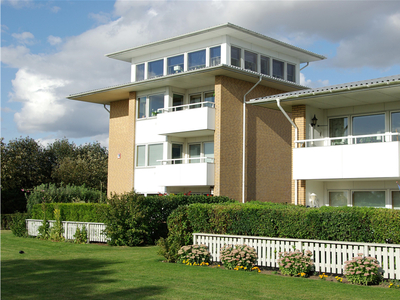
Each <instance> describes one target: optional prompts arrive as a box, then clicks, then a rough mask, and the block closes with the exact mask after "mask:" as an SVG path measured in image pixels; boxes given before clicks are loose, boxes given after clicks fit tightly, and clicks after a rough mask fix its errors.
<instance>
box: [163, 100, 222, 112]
mask: <svg viewBox="0 0 400 300" xmlns="http://www.w3.org/2000/svg"><path fill="white" fill-rule="evenodd" d="M202 107H210V108H215V103H214V102H209V101H206V102H196V103H190V104H184V105H177V106H171V107H166V108H159V109H158V110H157V114H165V113H171V112H175V111H182V110H186V109H195V108H202Z"/></svg>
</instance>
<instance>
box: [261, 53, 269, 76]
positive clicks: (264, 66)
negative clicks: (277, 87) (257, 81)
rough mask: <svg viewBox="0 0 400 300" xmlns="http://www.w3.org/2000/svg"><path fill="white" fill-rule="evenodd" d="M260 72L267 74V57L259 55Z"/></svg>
mask: <svg viewBox="0 0 400 300" xmlns="http://www.w3.org/2000/svg"><path fill="white" fill-rule="evenodd" d="M261 73H262V74H265V75H269V74H270V73H269V57H266V56H262V55H261Z"/></svg>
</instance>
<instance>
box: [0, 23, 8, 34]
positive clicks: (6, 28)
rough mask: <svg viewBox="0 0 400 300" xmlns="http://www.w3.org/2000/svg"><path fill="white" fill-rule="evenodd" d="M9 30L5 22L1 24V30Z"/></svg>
mask: <svg viewBox="0 0 400 300" xmlns="http://www.w3.org/2000/svg"><path fill="white" fill-rule="evenodd" d="M7 31H8V27H7V26H6V25H4V24H1V32H7Z"/></svg>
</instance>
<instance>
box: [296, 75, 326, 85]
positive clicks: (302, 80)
mask: <svg viewBox="0 0 400 300" xmlns="http://www.w3.org/2000/svg"><path fill="white" fill-rule="evenodd" d="M300 84H301V85H304V86H308V87H310V88H317V87H322V86H328V85H329V80H328V79H318V80H317V81H312V80H311V79H306V76H305V75H304V74H303V73H300Z"/></svg>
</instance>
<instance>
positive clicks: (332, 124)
mask: <svg viewBox="0 0 400 300" xmlns="http://www.w3.org/2000/svg"><path fill="white" fill-rule="evenodd" d="M348 128H349V125H348V118H347V117H343V118H334V119H329V137H330V138H335V137H345V136H347V135H348ZM347 143H348V140H347V139H334V140H331V145H347Z"/></svg>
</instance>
